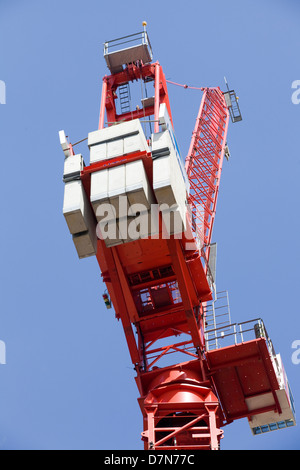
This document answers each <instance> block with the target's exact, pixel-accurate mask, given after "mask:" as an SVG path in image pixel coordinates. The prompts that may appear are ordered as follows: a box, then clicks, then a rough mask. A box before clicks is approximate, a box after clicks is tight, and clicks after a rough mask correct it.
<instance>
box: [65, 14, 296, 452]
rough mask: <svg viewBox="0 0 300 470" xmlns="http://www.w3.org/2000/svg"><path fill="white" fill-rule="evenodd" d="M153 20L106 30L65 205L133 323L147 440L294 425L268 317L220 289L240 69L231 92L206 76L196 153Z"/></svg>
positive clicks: (110, 301) (208, 438) (109, 291)
mask: <svg viewBox="0 0 300 470" xmlns="http://www.w3.org/2000/svg"><path fill="white" fill-rule="evenodd" d="M143 25H144V28H143V31H141V32H139V33H136V34H132V35H129V36H126V37H122V38H118V39H115V40H113V41H107V42H105V44H104V58H105V61H106V64H107V67H108V69H109V72H110V73H109V75H105V76H104V78H103V85H102V96H101V103H100V117H99V124H98V128H97V129H96V130H94V131H92V132H90V133H89V134H88V137H87V141H88V142H87V143H88V149H89V156H90V161H89V165H85V163H84V160H83V156H82V155H81V154H76V153H75V151H74V147H75V145H72V144H71V143H70V142H69V140H68V138H67V137H66V135H65V132H64V131H60V132H59V137H60V143H61V146H62V149H63V151H64V155H65V162H64V176H63V181H64V183H65V186H64V203H63V214H64V217H65V219H66V222H67V225H68V229H69V231H70V234H71V236H72V240H73V243H74V245H75V248H76V251H77V254H78V256H79V258H85V257H88V256H95V257H96V259H97V262H98V264H99V267H100V270H101V275H102V279H103V282H104V284H105V293H104V294H103V299H104V301H105V305H106V306H107V308H111V307H112V306H113V308H114V311H115V316H116V318H117V319H118V320H119V321H120V322H121V323H122V326H123V329H124V334H125V338H126V342H127V346H128V349H129V353H130V357H131V361H132V364H133V367H134V369H135V372H136V378H135V380H136V385H137V388H138V392H139V398H138V403H139V406H140V409H141V413H142V417H143V431H142V433H141V438H142V440H143V442H144V449H153V450H168V449H212V450H217V449H219V448H220V440H221V438H222V437H223V432H224V431H223V428H224V427H225V426H226V425H228V424H230V423H231V422H233V421H234V420H237V419H240V418H247V419H248V421H249V425H250V428H251V430H252V433H253V434H255V435H257V434H261V433H264V432H267V431H272V430H276V429H281V428H284V427H289V426H293V425H295V413H294V403H293V398H292V394H291V390H290V387H289V384H288V381H287V378H286V374H285V371H284V368H283V364H282V360H281V357H280V355H279V354H276V353H275V351H274V348H273V345H272V342H271V340H270V338H269V336H268V334H267V331H266V328H265V325H264V322H263V321H262V319H260V318H256V319H253V320H249V321H247V322H243V323H232V321H231V318H230V312H229V303H228V295H227V293H218V292H217V290H216V282H215V262H216V244H215V243H212V230H213V224H214V219H215V214H216V204H217V198H218V193H219V185H220V178H221V172H222V165H223V159H224V156H225V157H226V158H228V155H229V150H228V145H227V131H228V124H229V121H230V119H231V121H232V122H237V121H240V120H241V119H242V117H241V113H240V109H239V105H238V98H237V96H236V94H235V92H234V90H230V89H229V87H228V84H227V81H226V85H227V90H226V91H224V92H222V91H221V89H220V88H219V87H214V88H209V87H206V88H202V93H203V95H202V101H201V104H200V108H199V113H198V116H197V119H196V124H195V128H194V131H193V134H192V139H191V144H190V148H189V151H188V155H187V157H186V160H185V165H184V164H183V162H182V159H181V155H180V151H179V146H178V143H177V140H176V135H175V130H174V125H173V118H172V112H171V105H170V101H169V95H168V89H167V80H166V78H165V75H164V72H163V69H162V66H161V65H160V63H159V62H152V59H153V55H152V48H151V44H150V41H149V37H148V33H147V31H146V23H144V24H143ZM136 83H139V84H140V85H141V101H140V102H139V104H138V105H137V106H135V107H134V106H133V105H132V102H133V98H132V92H131V88H132V87H133V85H134V84H136ZM149 89H150V92H151V93H149ZM147 129H148V131H147ZM147 132H148V133H147ZM224 299H225V300H224ZM220 302H221V304H222V303H223V304H222V305H220ZM224 302H225V305H224ZM219 312H221V313H219ZM222 312H225V313H222Z"/></svg>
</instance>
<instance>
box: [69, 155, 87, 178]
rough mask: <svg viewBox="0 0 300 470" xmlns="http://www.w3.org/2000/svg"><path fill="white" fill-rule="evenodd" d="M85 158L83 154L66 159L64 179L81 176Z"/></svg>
mask: <svg viewBox="0 0 300 470" xmlns="http://www.w3.org/2000/svg"><path fill="white" fill-rule="evenodd" d="M83 166H84V165H83V158H82V155H81V154H77V155H70V156H68V157H66V158H65V162H64V179H68V178H72V176H75V175H77V174H78V175H80V172H81V171H82V170H83Z"/></svg>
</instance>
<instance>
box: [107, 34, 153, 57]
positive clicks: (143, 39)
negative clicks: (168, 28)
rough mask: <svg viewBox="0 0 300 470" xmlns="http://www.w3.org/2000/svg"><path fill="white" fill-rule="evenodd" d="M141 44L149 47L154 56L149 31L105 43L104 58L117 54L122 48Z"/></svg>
mask: <svg viewBox="0 0 300 470" xmlns="http://www.w3.org/2000/svg"><path fill="white" fill-rule="evenodd" d="M141 44H142V45H145V46H148V48H149V50H150V52H151V56H152V48H151V44H150V40H149V37H148V34H147V31H141V32H139V33H134V34H130V35H129V36H123V37H122V38H117V39H112V40H111V41H106V42H105V43H104V56H106V55H109V54H111V53H113V52H117V51H119V50H120V48H121V49H127V48H129V47H134V46H139V45H141Z"/></svg>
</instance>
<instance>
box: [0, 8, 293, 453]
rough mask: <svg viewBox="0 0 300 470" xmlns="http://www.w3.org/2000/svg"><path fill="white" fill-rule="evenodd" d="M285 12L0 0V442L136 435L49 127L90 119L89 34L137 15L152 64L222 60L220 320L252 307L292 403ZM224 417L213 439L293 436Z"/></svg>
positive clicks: (212, 65) (127, 27)
mask: <svg viewBox="0 0 300 470" xmlns="http://www.w3.org/2000/svg"><path fill="white" fill-rule="evenodd" d="M299 17H300V5H299V3H298V2H297V1H296V0H294V1H292V0H287V1H284V0H260V1H258V0H251V1H250V0H244V1H243V2H240V1H238V0H227V1H226V2H224V1H220V0H215V1H210V2H208V1H202V0H197V1H195V0H187V1H185V2H178V4H175V3H174V2H173V1H170V0H164V1H157V0H153V1H152V2H150V3H149V2H141V1H140V0H138V1H134V0H128V1H127V2H126V4H125V3H124V2H121V1H120V0H116V1H115V2H113V4H112V5H110V4H108V3H107V2H104V1H101V0H100V1H99V0H98V1H96V0H86V1H85V2H79V1H71V0H60V1H57V0H53V1H51V2H40V1H37V0H28V1H26V2H22V1H17V0H0V80H2V81H4V82H5V84H6V104H3V105H2V104H1V105H0V154H1V159H2V179H1V189H0V193H1V198H2V204H1V209H2V210H1V217H2V230H1V232H0V240H1V246H2V250H1V270H0V276H1V283H0V302H1V308H0V340H1V341H3V342H5V345H6V353H7V358H6V362H7V363H6V364H5V365H0V384H1V386H0V449H141V448H142V443H141V441H140V433H141V431H142V417H141V413H140V410H139V407H138V404H137V397H138V391H137V388H136V385H135V382H134V371H133V370H132V366H131V361H130V357H129V354H128V351H127V347H126V343H125V338H124V334H123V331H122V326H121V324H120V323H118V322H117V321H116V320H115V318H114V314H113V312H112V311H111V310H106V308H105V306H104V304H103V302H102V293H103V290H104V287H103V284H102V281H101V276H100V271H99V267H98V265H97V263H96V260H95V259H94V258H89V259H85V260H81V261H79V260H78V258H77V255H76V253H75V249H74V246H73V244H72V241H71V239H70V236H69V233H68V229H67V226H66V223H65V221H64V218H63V215H62V202H63V183H62V171H63V153H62V151H61V148H60V145H59V141H58V131H59V130H60V129H65V131H66V133H67V134H68V135H69V136H70V138H71V140H72V141H73V142H75V141H78V140H81V139H83V138H85V137H86V136H87V133H88V132H90V131H93V130H96V129H97V125H98V117H99V106H100V94H101V82H102V76H103V75H105V74H107V72H108V71H107V68H106V65H105V61H104V59H103V56H102V44H103V42H104V41H105V40H109V39H114V38H116V37H120V36H122V35H126V34H131V33H134V32H137V31H139V30H141V24H142V21H143V20H146V21H147V22H148V26H147V30H148V33H149V36H150V40H151V44H152V48H153V52H154V60H159V62H160V63H161V65H162V66H163V69H164V72H165V75H166V78H167V79H169V80H172V81H175V82H178V83H186V84H188V85H191V86H220V87H221V88H224V80H223V77H224V75H225V76H226V77H227V79H228V81H229V84H230V86H231V87H232V88H235V89H236V91H237V93H238V95H239V97H240V107H241V111H242V114H243V121H242V122H241V123H238V124H235V125H232V124H231V125H230V126H229V134H228V143H229V148H230V151H231V159H230V161H229V163H227V162H225V163H224V171H223V174H222V181H221V188H220V196H219V200H218V207H217V215H216V222H215V228H214V234H213V239H214V240H213V241H217V243H218V265H217V286H218V289H220V290H224V289H227V290H228V291H229V296H230V307H231V315H232V319H233V321H237V322H239V321H246V320H248V319H251V318H256V317H262V318H263V319H264V321H265V324H266V327H267V330H268V332H269V335H270V336H271V338H272V340H273V343H274V347H275V349H276V352H280V353H281V355H282V358H283V361H284V365H285V369H286V372H287V375H288V378H289V381H290V384H291V387H292V390H293V394H294V398H295V403H296V411H297V409H298V404H299V403H300V390H299V374H300V364H299V365H297V364H293V362H292V353H293V349H292V343H293V342H294V341H295V340H300V319H299V318H300V316H299V298H298V293H299V291H298V289H299V261H300V249H299V243H298V242H297V240H298V235H299V228H300V222H299V172H300V155H299V124H300V105H296V104H293V103H292V100H291V97H292V92H293V90H292V88H291V86H292V82H293V81H294V80H300V70H299ZM169 94H170V100H171V106H172V112H173V118H174V125H175V131H176V136H177V140H178V142H179V145H180V148H181V152H182V155H183V157H185V155H186V153H187V151H188V147H189V142H190V139H191V134H192V131H193V128H194V124H195V118H196V115H197V112H198V108H199V104H200V100H201V92H199V91H195V90H184V89H183V88H179V87H175V86H172V85H170V86H169ZM0 101H1V100H0ZM80 150H81V152H82V153H83V154H84V155H85V156H86V157H88V152H87V147H86V145H83V146H82V147H81V149H80ZM224 431H225V433H224V434H225V437H224V439H223V441H222V448H223V449H299V448H300V445H299V442H300V439H299V438H300V431H299V427H298V426H297V427H295V428H291V429H285V430H282V431H277V432H272V433H269V434H267V435H263V436H256V437H253V436H252V435H251V432H250V429H249V426H248V423H247V421H246V420H240V421H238V422H235V423H233V424H232V425H230V426H228V427H226V428H225V429H224Z"/></svg>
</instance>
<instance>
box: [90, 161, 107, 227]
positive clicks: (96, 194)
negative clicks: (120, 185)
mask: <svg viewBox="0 0 300 470" xmlns="http://www.w3.org/2000/svg"><path fill="white" fill-rule="evenodd" d="M90 200H91V203H92V206H93V209H94V213H95V215H96V218H97V220H98V221H99V220H100V218H102V217H103V214H102V213H101V214H100V212H101V211H100V210H99V213H98V214H97V211H98V208H99V206H100V205H104V204H109V203H110V201H109V197H108V169H104V170H100V171H95V172H94V173H92V174H91V193H90Z"/></svg>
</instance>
